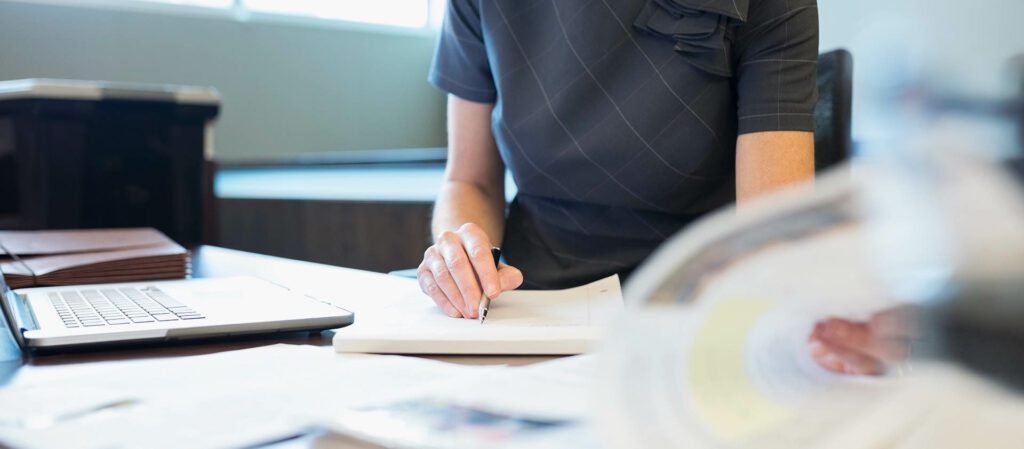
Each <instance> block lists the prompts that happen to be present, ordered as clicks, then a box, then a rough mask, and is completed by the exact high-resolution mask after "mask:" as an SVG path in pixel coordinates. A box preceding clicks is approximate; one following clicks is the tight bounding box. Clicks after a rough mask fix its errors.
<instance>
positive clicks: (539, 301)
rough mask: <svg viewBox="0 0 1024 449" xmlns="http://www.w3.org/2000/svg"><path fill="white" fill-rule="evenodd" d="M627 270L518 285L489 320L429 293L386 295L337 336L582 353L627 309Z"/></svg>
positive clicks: (412, 350)
mask: <svg viewBox="0 0 1024 449" xmlns="http://www.w3.org/2000/svg"><path fill="white" fill-rule="evenodd" d="M622 307H623V304H622V290H621V287H620V285H619V277H618V276H611V277H607V278H604V279H601V280H598V281H595V282H593V283H590V284H587V285H583V286H580V287H575V288H570V289H565V290H550V291H527V290H523V291H510V292H506V293H503V294H502V295H501V296H499V297H498V298H495V299H494V301H492V302H491V307H490V311H489V312H488V314H487V321H486V322H485V323H484V324H480V322H479V321H477V320H468V319H455V318H450V317H448V316H446V315H445V314H444V313H443V312H441V311H440V310H439V309H438V308H437V306H435V305H434V303H433V302H432V301H431V300H430V298H427V297H426V296H424V295H423V294H422V293H419V292H418V291H417V292H412V291H410V292H408V293H407V294H404V295H396V296H394V297H392V298H383V297H382V298H379V301H376V302H375V303H374V304H372V305H370V304H368V305H366V306H365V307H363V308H356V310H357V313H358V314H359V319H358V320H356V323H355V324H354V325H352V326H349V327H347V328H345V329H340V330H338V331H337V334H336V335H335V336H334V347H335V349H336V350H338V351H339V352H372V353H390V354H508V355H513V354H519V355H523V354H529V355H540V354H551V355H556V354H557V355H562V354H579V353H582V352H585V351H587V350H588V349H590V348H591V347H592V346H593V345H594V343H596V342H597V340H598V338H599V337H600V336H601V334H602V332H603V330H604V328H605V325H606V324H608V323H609V322H610V321H611V320H612V318H613V317H614V316H616V315H617V313H618V312H620V311H621V310H622Z"/></svg>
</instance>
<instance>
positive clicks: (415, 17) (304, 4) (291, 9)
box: [242, 0, 430, 28]
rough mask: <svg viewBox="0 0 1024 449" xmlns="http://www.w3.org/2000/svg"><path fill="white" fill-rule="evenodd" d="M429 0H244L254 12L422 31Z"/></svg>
mask: <svg viewBox="0 0 1024 449" xmlns="http://www.w3.org/2000/svg"><path fill="white" fill-rule="evenodd" d="M429 3H430V2H429V1H427V0H332V1H324V0H244V1H242V4H243V5H244V6H245V8H246V9H248V10H249V11H252V12H270V13H277V14H287V15H292V16H312V17H318V18H322V19H340V20H348V21H352V22H365V23H377V24H381V25H394V26H401V27H408V28H423V27H426V26H427V25H428V24H429V23H430V4H429Z"/></svg>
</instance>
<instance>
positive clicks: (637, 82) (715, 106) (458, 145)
mask: <svg viewBox="0 0 1024 449" xmlns="http://www.w3.org/2000/svg"><path fill="white" fill-rule="evenodd" d="M817 57H818V12H817V4H816V0H451V1H450V3H449V6H448V12H447V16H446V18H445V22H444V27H443V30H442V33H441V37H440V42H439V44H438V47H437V53H436V56H435V58H434V64H433V67H432V69H431V72H430V76H429V79H430V81H431V82H432V83H433V84H434V85H436V86H437V87H439V88H440V89H442V90H444V91H446V92H448V94H449V96H448V138H449V144H448V146H449V153H448V163H447V168H446V171H445V180H444V185H443V187H442V190H441V193H440V195H439V197H438V199H437V203H436V206H435V212H434V219H433V235H434V240H435V244H434V245H433V246H431V247H430V248H428V249H427V251H426V252H425V253H424V259H423V263H422V264H421V265H420V266H419V268H418V271H417V274H418V280H419V284H420V287H421V288H422V290H423V292H424V293H426V294H427V295H428V296H430V297H431V298H432V299H433V301H434V302H435V303H436V304H437V305H438V307H440V308H441V309H442V310H443V311H444V312H445V313H446V314H448V315H449V316H452V317H465V318H476V317H477V307H478V303H479V300H480V297H481V294H482V293H485V294H487V295H488V296H489V297H495V296H497V295H499V294H500V293H501V292H503V291H506V290H511V289H515V288H519V287H520V286H522V287H524V288H530V289H548V288H561V287H568V286H573V285H579V284H583V283H586V282H590V281H593V280H596V279H599V278H602V277H605V276H608V275H611V274H614V273H618V274H619V275H620V276H622V277H623V278H625V277H628V276H629V274H630V272H632V271H633V270H634V269H635V268H636V267H637V265H638V264H640V263H641V262H642V261H643V260H644V259H645V258H646V257H648V255H650V254H651V252H652V251H654V249H655V248H656V247H657V246H658V245H660V244H661V243H662V242H664V241H665V240H666V239H667V238H668V237H669V236H671V235H673V234H674V233H676V232H678V231H679V230H681V229H683V228H684V227H686V225H687V224H689V223H691V222H692V221H694V220H695V219H697V218H698V217H700V216H701V215H703V214H705V213H708V212H709V211H712V210H714V209H716V208H718V207H721V206H723V205H726V204H729V203H731V202H734V201H739V202H740V203H742V202H744V201H747V200H749V199H751V198H754V197H756V196H758V195H762V194H765V193H767V192H771V191H773V190H776V189H778V188H781V187H784V186H788V185H792V184H795V183H802V182H808V181H810V180H812V179H813V177H814V138H813V134H812V132H813V115H812V114H813V112H814V106H815V102H816V99H817V90H816V80H815V74H816V65H817ZM506 169H508V170H509V171H510V172H511V174H512V177H513V179H514V180H515V183H516V186H517V187H518V193H517V195H516V197H515V199H514V200H513V201H512V203H511V204H510V205H508V209H507V213H506V204H505V196H504V192H505V185H504V179H505V178H504V172H505V170H506ZM492 245H493V246H500V247H501V248H502V251H503V255H504V259H505V262H507V265H506V264H502V265H501V266H500V268H499V269H497V270H496V269H495V267H494V262H493V259H492V258H491V254H490V248H491V246H492Z"/></svg>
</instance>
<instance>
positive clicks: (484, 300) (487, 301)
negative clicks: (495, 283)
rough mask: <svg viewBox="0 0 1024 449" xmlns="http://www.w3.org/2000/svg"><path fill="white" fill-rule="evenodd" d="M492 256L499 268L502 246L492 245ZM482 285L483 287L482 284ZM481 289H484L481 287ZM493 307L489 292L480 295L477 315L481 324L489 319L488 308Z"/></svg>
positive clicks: (496, 266) (495, 266) (495, 265)
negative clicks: (488, 295)
mask: <svg viewBox="0 0 1024 449" xmlns="http://www.w3.org/2000/svg"><path fill="white" fill-rule="evenodd" d="M491 257H494V268H498V261H500V260H501V248H498V247H497V246H492V247H491ZM481 287H483V286H482V285H481ZM481 290H483V289H482V288H481ZM490 307H491V298H488V297H487V293H482V294H481V295H480V307H478V308H477V310H476V312H477V315H478V316H479V317H480V324H484V320H486V319H487V309H489V308H490Z"/></svg>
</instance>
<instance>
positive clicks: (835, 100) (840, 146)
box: [814, 49, 853, 172]
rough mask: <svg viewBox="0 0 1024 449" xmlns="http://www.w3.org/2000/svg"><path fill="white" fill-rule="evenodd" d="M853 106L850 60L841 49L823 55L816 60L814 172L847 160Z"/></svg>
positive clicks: (850, 141) (851, 58)
mask: <svg viewBox="0 0 1024 449" xmlns="http://www.w3.org/2000/svg"><path fill="white" fill-rule="evenodd" d="M852 106H853V56H852V55H851V54H850V52H848V51H846V50H842V49H839V50H834V51H830V52H828V53H822V54H821V55H820V56H818V104H817V105H816V107H815V110H814V159H815V163H814V165H815V169H816V171H819V172H820V171H822V170H825V169H828V168H830V167H832V166H834V165H836V164H838V163H840V162H842V161H844V160H846V159H847V158H848V157H849V156H850V152H851V147H852V145H853V143H852V140H851V137H850V133H851V127H850V126H851V125H850V115H851V109H852Z"/></svg>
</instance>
